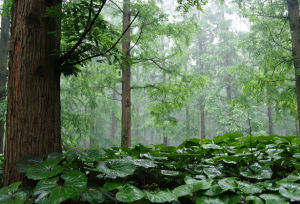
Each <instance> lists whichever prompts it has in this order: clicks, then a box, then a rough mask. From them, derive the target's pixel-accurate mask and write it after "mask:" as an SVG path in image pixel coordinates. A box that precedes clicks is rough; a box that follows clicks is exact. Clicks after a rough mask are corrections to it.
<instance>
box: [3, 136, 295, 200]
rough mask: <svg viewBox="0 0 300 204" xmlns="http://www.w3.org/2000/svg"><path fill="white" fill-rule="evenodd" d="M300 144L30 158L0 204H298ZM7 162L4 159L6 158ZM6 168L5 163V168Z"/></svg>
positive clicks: (232, 143) (212, 144) (261, 142)
mask: <svg viewBox="0 0 300 204" xmlns="http://www.w3.org/2000/svg"><path fill="white" fill-rule="evenodd" d="M299 144H300V139H299V138H296V137H280V136H272V137H252V138H250V137H248V136H247V137H246V136H242V135H240V134H236V133H232V134H226V135H223V136H217V137H215V138H214V139H213V141H210V140H205V141H200V140H198V139H191V140H187V141H185V142H184V143H182V144H181V145H179V147H164V146H163V145H153V146H150V147H149V146H143V145H137V146H134V147H131V148H124V147H119V148H117V147H115V148H111V149H96V148H90V149H88V150H81V149H71V150H68V151H66V152H64V153H63V155H61V154H58V153H52V154H49V155H48V156H47V157H45V158H42V157H33V156H27V157H25V158H23V159H22V160H21V161H19V163H18V165H17V167H18V169H19V171H21V172H24V173H25V174H26V176H27V177H28V178H29V179H32V180H35V181H36V182H37V184H36V185H35V186H31V187H26V188H20V187H19V186H20V183H19V182H18V183H13V184H11V185H10V186H8V187H4V188H2V189H1V190H0V203H25V202H26V203H51V204H52V203H60V202H63V201H67V200H68V201H70V202H71V201H72V202H74V203H85V202H86V203H124V202H128V203H168V202H169V203H196V204H204V203H232V204H235V203H257V204H260V203H293V202H295V203H296V202H299V201H300V175H299V168H300V148H299V146H300V145H299ZM2 159H3V158H2ZM2 163H3V162H2Z"/></svg>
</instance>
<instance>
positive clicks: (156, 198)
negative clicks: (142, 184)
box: [144, 191, 177, 203]
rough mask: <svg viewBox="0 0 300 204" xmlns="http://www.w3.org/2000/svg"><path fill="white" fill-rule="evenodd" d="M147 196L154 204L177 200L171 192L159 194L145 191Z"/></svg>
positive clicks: (159, 192)
mask: <svg viewBox="0 0 300 204" xmlns="http://www.w3.org/2000/svg"><path fill="white" fill-rule="evenodd" d="M144 193H145V196H146V198H147V199H148V200H150V201H151V202H152V203H165V202H172V201H174V200H177V197H176V195H174V194H173V193H172V192H170V191H158V192H157V193H151V192H149V191H144Z"/></svg>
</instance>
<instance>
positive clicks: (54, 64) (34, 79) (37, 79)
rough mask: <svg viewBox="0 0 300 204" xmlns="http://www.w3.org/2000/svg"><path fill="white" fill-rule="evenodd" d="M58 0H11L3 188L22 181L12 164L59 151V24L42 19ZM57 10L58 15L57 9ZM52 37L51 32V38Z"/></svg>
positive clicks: (54, 20)
mask: <svg viewBox="0 0 300 204" xmlns="http://www.w3.org/2000/svg"><path fill="white" fill-rule="evenodd" d="M60 5H61V0H52V1H47V3H46V2H45V1H36V0H27V1H13V4H12V30H11V41H10V51H11V52H10V61H9V77H8V99H7V123H6V130H7V131H6V142H5V144H6V145H5V164H4V185H8V184H10V183H12V182H14V181H25V177H24V175H22V174H20V173H19V172H18V171H17V169H16V162H17V161H18V160H19V159H20V158H21V157H23V156H25V155H27V154H34V155H43V154H47V153H50V152H61V150H62V149H61V135H60V134H61V129H60V110H61V109H60V71H59V70H58V67H59V63H58V59H59V55H57V54H56V53H57V51H58V50H60V35H53V32H57V31H59V30H60V27H61V26H60V25H61V23H60V20H59V18H57V17H53V16H49V15H46V10H47V9H48V8H50V7H55V8H56V9H60ZM58 12H59V11H58ZM50 33H52V34H50Z"/></svg>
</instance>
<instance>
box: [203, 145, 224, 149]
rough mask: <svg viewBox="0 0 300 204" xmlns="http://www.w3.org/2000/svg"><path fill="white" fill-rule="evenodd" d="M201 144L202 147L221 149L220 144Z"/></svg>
mask: <svg viewBox="0 0 300 204" xmlns="http://www.w3.org/2000/svg"><path fill="white" fill-rule="evenodd" d="M201 146H202V148H203V149H218V150H220V149H222V147H221V146H219V145H216V144H203V145H201Z"/></svg>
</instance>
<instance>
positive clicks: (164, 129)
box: [162, 126, 168, 146]
mask: <svg viewBox="0 0 300 204" xmlns="http://www.w3.org/2000/svg"><path fill="white" fill-rule="evenodd" d="M162 131H163V138H164V146H168V137H166V136H165V134H166V126H164V127H163V128H162Z"/></svg>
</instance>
